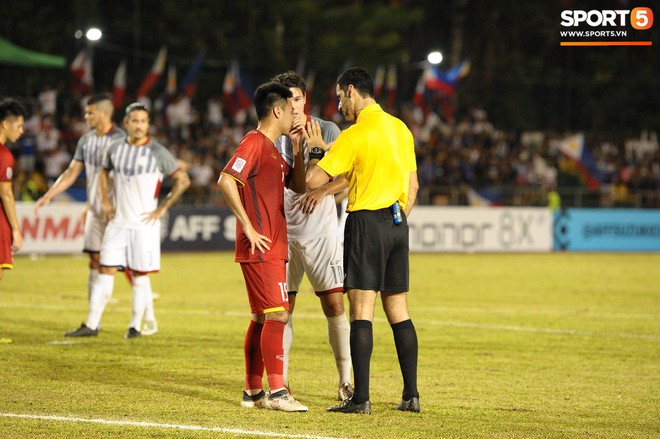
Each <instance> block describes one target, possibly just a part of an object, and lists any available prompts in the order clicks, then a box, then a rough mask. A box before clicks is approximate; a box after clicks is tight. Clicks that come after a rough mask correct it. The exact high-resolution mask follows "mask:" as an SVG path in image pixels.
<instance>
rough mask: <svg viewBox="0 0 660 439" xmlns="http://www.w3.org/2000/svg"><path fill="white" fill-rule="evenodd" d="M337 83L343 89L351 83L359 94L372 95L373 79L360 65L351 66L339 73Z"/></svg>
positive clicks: (371, 96)
mask: <svg viewBox="0 0 660 439" xmlns="http://www.w3.org/2000/svg"><path fill="white" fill-rule="evenodd" d="M337 85H338V86H339V88H340V89H341V90H344V91H346V90H347V89H348V86H349V85H352V86H353V87H355V90H357V92H358V93H359V94H360V96H362V97H369V98H373V97H374V80H373V78H372V77H371V75H370V74H369V72H367V71H366V70H365V69H363V68H361V67H351V68H350V69H348V70H346V71H345V72H344V73H342V74H341V75H339V77H338V78H337Z"/></svg>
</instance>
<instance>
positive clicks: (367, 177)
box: [305, 67, 420, 414]
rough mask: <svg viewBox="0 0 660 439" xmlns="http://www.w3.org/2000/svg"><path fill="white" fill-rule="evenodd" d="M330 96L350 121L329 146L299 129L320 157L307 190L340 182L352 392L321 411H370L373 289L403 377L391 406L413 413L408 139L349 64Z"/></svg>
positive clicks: (412, 194)
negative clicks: (344, 201) (343, 182)
mask: <svg viewBox="0 0 660 439" xmlns="http://www.w3.org/2000/svg"><path fill="white" fill-rule="evenodd" d="M337 98H338V99H339V110H340V111H341V112H342V113H343V115H344V117H345V118H346V120H348V121H349V122H353V121H354V122H355V124H354V125H353V126H351V127H350V128H348V129H347V130H345V131H343V132H342V133H341V134H340V135H339V137H338V138H337V139H336V140H335V141H334V143H332V144H331V145H326V144H325V143H323V140H322V138H321V136H320V129H319V127H318V125H317V124H316V123H314V122H310V123H309V124H308V125H307V127H306V134H305V137H306V139H307V142H308V145H310V146H311V147H312V149H311V154H310V159H320V161H318V162H317V163H316V164H315V165H314V164H312V165H311V166H310V167H308V169H307V187H308V188H309V189H316V188H318V187H320V186H322V185H323V184H324V183H326V182H327V181H328V180H329V179H330V177H334V176H337V175H339V174H345V175H346V178H347V180H348V208H347V211H348V218H347V220H346V229H345V232H344V272H345V278H344V290H345V291H347V292H348V300H349V302H350V313H351V338H350V340H351V341H350V343H351V360H352V363H353V374H354V378H355V394H354V395H353V397H352V398H350V399H348V400H346V401H344V402H342V403H341V404H340V405H338V406H334V407H329V408H328V411H331V412H340V413H367V414H368V413H371V402H370V401H369V367H370V363H371V352H372V350H373V329H372V321H373V318H374V308H375V304H376V296H377V294H378V292H380V293H381V298H382V302H383V309H384V310H385V314H386V315H387V320H388V321H389V323H390V325H391V326H392V332H393V335H394V343H395V345H396V351H397V354H398V357H399V365H400V366H401V374H402V375H403V395H402V398H401V402H400V403H399V405H398V406H397V407H396V408H397V410H402V411H411V412H419V411H420V405H419V393H418V391H417V332H416V331H415V326H414V325H413V323H412V320H411V319H410V314H409V311H408V298H407V292H408V290H409V286H408V285H409V279H408V277H409V269H408V223H407V219H406V217H407V216H408V215H409V214H410V211H411V210H412V207H413V204H414V202H415V198H416V197H417V189H418V187H419V184H418V182H417V165H416V162H415V146H414V141H413V136H412V133H411V132H410V130H409V129H408V128H407V127H406V125H405V124H404V123H403V122H402V121H401V120H399V119H397V118H396V117H394V116H391V115H389V114H387V113H386V112H384V111H383V110H382V109H381V107H380V105H378V104H377V103H376V101H375V99H374V87H373V79H372V77H371V75H370V74H369V73H368V72H367V71H366V70H364V69H361V68H355V67H354V68H351V69H348V70H346V71H345V72H344V73H342V74H341V75H339V78H337ZM315 146H316V147H318V148H314V147H315ZM312 163H313V162H312Z"/></svg>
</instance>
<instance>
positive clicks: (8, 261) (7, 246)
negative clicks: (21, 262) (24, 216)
mask: <svg viewBox="0 0 660 439" xmlns="http://www.w3.org/2000/svg"><path fill="white" fill-rule="evenodd" d="M0 209H2V208H1V207H0ZM12 240H13V237H12V233H11V227H10V226H9V221H7V218H6V217H5V213H4V212H2V211H0V269H2V268H12V267H13V263H14V254H13V253H12V251H11V244H12Z"/></svg>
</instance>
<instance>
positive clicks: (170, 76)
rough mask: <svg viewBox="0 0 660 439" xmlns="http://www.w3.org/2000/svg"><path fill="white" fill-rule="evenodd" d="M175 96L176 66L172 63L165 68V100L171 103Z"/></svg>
mask: <svg viewBox="0 0 660 439" xmlns="http://www.w3.org/2000/svg"><path fill="white" fill-rule="evenodd" d="M175 96H176V66H175V65H174V64H173V63H170V65H169V66H168V67H167V82H166V83H165V98H166V99H167V100H168V101H171V100H172V99H174V97H175Z"/></svg>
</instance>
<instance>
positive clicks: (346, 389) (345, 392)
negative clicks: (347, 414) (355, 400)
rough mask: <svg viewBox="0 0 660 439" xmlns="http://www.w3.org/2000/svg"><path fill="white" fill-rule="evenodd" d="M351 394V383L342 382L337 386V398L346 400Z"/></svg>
mask: <svg viewBox="0 0 660 439" xmlns="http://www.w3.org/2000/svg"><path fill="white" fill-rule="evenodd" d="M351 396H353V386H351V383H344V384H342V385H341V386H339V391H338V394H337V399H338V400H340V401H346V400H347V399H348V398H350V397H351Z"/></svg>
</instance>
